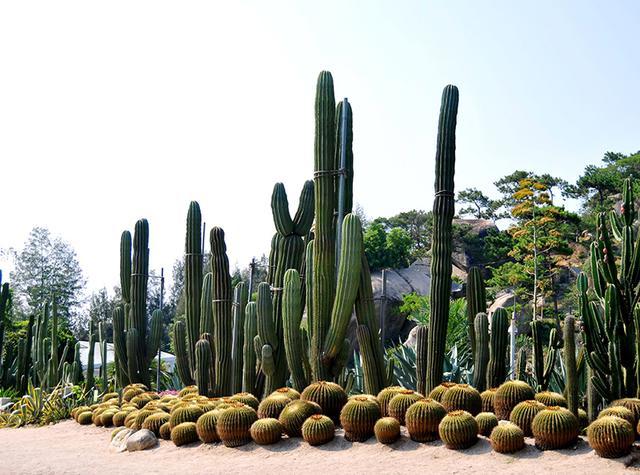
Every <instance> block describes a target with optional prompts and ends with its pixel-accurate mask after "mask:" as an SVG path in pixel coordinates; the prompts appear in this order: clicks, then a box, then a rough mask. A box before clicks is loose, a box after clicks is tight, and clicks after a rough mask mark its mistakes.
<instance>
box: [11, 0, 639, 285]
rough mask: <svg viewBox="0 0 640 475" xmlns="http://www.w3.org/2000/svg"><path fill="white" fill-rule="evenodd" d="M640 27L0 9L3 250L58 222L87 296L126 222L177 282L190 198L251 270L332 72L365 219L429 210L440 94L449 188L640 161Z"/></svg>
mask: <svg viewBox="0 0 640 475" xmlns="http://www.w3.org/2000/svg"><path fill="white" fill-rule="evenodd" d="M639 20H640V3H639V2H637V1H629V2H614V1H611V2H600V1H598V2H596V1H573V2H570V1H562V2H558V1H538V2H526V5H525V2H513V1H491V2H477V1H455V2H453V1H440V2H435V1H413V2H409V1H394V2H382V1H380V2H378V1H371V0H367V1H357V2H356V1H345V0H342V1H322V2H317V1H313V2H311V1H308V2H303V1H290V2H283V1H275V0H271V1H268V2H265V1H233V2H215V1H211V0H209V1H204V2H189V1H182V2H175V1H172V2H166V1H158V0H154V1H148V2H147V1H132V0H127V1H109V2H92V1H86V0H82V1H75V2H71V1H43V2H22V1H12V2H2V4H0V177H1V178H0V196H1V202H0V209H1V211H0V223H2V224H1V225H0V248H7V247H11V246H13V247H20V246H21V244H22V243H23V242H24V241H25V239H26V238H27V235H28V233H29V231H30V229H31V228H32V227H34V226H36V225H38V226H46V227H48V228H49V229H50V230H51V231H52V232H53V233H54V234H56V235H59V236H61V237H63V238H64V239H65V240H67V241H69V242H70V243H71V245H72V246H73V247H74V248H75V249H76V251H77V253H78V257H79V260H80V264H81V266H82V268H83V269H84V271H85V273H86V275H87V277H88V281H89V282H88V290H89V291H90V290H92V289H96V288H99V287H102V286H107V287H111V286H113V285H115V284H116V283H117V282H118V245H119V236H120V233H121V232H122V230H123V229H133V225H134V223H135V221H136V219H138V218H140V217H146V218H147V219H148V220H149V223H150V236H151V237H150V248H151V267H152V268H155V269H159V268H160V267H162V266H164V267H165V269H167V271H168V272H170V269H171V266H172V264H173V262H174V260H175V259H176V258H178V257H179V256H180V255H181V254H182V253H183V252H184V232H185V218H186V213H187V208H188V205H189V201H190V200H198V201H199V202H200V205H201V208H202V211H203V217H204V220H205V221H206V222H207V226H208V227H210V226H212V225H217V226H221V227H223V228H224V229H225V231H226V234H227V247H228V251H229V257H230V260H231V263H232V265H234V264H238V265H240V266H245V265H246V264H247V263H248V261H249V260H250V258H251V257H252V256H254V255H255V256H259V255H261V254H262V253H265V252H268V247H269V242H270V237H271V235H272V233H273V229H274V228H273V223H272V218H271V213H270V207H269V203H270V196H271V190H272V187H273V184H274V183H275V182H277V181H282V182H284V183H285V185H286V187H287V191H288V193H289V199H290V203H291V205H292V207H293V206H295V205H296V202H297V197H298V194H299V191H300V188H301V186H302V183H303V182H304V180H306V179H309V178H311V177H312V173H313V131H314V118H313V113H314V110H313V102H314V94H315V82H316V77H317V75H318V73H319V72H320V71H321V70H323V69H328V70H330V71H331V72H332V73H333V77H334V81H335V86H336V95H337V98H338V99H340V98H342V97H345V96H346V97H348V98H349V100H350V101H351V103H352V106H353V110H354V154H355V183H354V195H355V200H356V201H357V202H358V203H359V204H360V205H361V206H362V207H363V208H364V210H365V212H366V213H367V215H369V216H371V217H375V216H387V215H392V214H395V213H398V212H400V211H403V210H409V209H413V208H418V209H430V208H431V204H432V203H431V200H432V195H433V169H434V152H435V137H436V128H437V119H438V110H439V102H440V96H441V92H442V88H443V87H444V86H445V85H446V84H449V83H451V84H456V85H457V86H458V87H459V89H460V106H459V115H458V131H457V137H458V141H457V169H456V188H457V189H458V190H460V189H463V188H465V187H469V186H475V187H478V188H481V189H484V190H486V191H489V190H491V189H492V185H491V184H492V182H493V181H495V180H496V179H497V178H499V177H500V176H503V175H505V174H507V173H510V172H512V171H514V170H515V169H530V170H534V171H539V172H550V173H553V174H555V175H560V176H563V177H564V178H566V179H568V180H574V179H575V178H576V177H577V176H578V175H579V174H580V172H581V171H582V169H583V168H584V166H585V165H586V164H588V163H599V162H600V159H601V157H602V155H603V153H604V152H605V151H607V150H612V151H619V152H624V153H630V152H635V151H636V150H638V149H640V142H639V141H638V140H639V135H638V133H639V131H640V114H638V110H639V109H640V107H639V106H640V87H638V77H639V73H640V70H639V65H640V58H639V52H640V48H638V36H637V26H638V21H639ZM0 266H4V267H5V269H6V268H7V266H8V263H6V262H4V263H2V262H0Z"/></svg>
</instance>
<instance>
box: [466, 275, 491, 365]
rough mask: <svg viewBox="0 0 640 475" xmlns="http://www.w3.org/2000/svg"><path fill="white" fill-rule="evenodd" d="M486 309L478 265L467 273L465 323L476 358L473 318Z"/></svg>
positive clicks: (484, 292) (472, 352)
mask: <svg viewBox="0 0 640 475" xmlns="http://www.w3.org/2000/svg"><path fill="white" fill-rule="evenodd" d="M486 311H487V295H486V291H485V288H484V280H483V278H482V272H481V271H480V269H479V268H478V267H475V266H474V267H471V268H470V269H469V273H468V274H467V325H468V329H469V341H470V342H471V354H472V355H473V358H474V363H475V358H476V344H477V340H476V332H475V326H474V325H475V318H476V315H478V314H479V313H481V312H482V313H484V312H486Z"/></svg>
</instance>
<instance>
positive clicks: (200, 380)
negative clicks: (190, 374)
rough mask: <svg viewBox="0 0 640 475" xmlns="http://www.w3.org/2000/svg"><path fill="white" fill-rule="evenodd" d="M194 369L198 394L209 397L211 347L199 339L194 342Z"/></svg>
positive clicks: (211, 363)
mask: <svg viewBox="0 0 640 475" xmlns="http://www.w3.org/2000/svg"><path fill="white" fill-rule="evenodd" d="M194 361H195V368H196V372H195V373H196V378H195V379H196V384H197V385H198V392H199V393H200V394H201V395H202V396H209V392H210V388H211V381H210V378H209V376H210V373H211V366H212V365H213V353H212V352H211V345H210V344H209V341H208V340H206V339H201V340H198V341H197V342H196V348H195V354H194Z"/></svg>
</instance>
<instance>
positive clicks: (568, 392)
mask: <svg viewBox="0 0 640 475" xmlns="http://www.w3.org/2000/svg"><path fill="white" fill-rule="evenodd" d="M563 333H564V335H563V337H564V348H563V355H564V367H565V372H566V386H565V397H566V398H567V408H568V409H569V410H570V411H571V412H573V414H574V415H575V416H576V417H578V366H577V363H576V336H575V320H574V318H573V317H572V316H570V315H569V316H567V317H566V318H565V319H564V332H563Z"/></svg>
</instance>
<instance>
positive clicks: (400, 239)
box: [364, 222, 412, 270]
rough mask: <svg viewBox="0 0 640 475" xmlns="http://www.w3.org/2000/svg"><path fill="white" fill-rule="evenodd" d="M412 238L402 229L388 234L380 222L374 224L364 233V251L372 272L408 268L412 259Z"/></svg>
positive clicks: (393, 230) (395, 229)
mask: <svg viewBox="0 0 640 475" xmlns="http://www.w3.org/2000/svg"><path fill="white" fill-rule="evenodd" d="M411 244H412V240H411V236H409V234H408V233H407V232H406V231H405V230H404V229H401V228H391V229H390V230H389V231H388V232H387V230H386V229H385V227H384V225H383V224H382V223H380V222H373V223H372V224H371V225H370V226H369V227H368V228H367V229H366V231H365V233H364V249H365V254H366V255H367V259H368V261H369V266H370V267H371V269H372V270H380V269H384V268H391V269H401V268H404V267H408V266H409V264H410V263H411V262H410V258H411Z"/></svg>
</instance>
